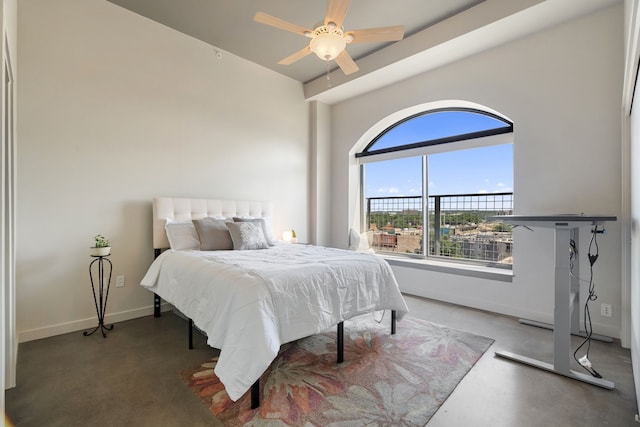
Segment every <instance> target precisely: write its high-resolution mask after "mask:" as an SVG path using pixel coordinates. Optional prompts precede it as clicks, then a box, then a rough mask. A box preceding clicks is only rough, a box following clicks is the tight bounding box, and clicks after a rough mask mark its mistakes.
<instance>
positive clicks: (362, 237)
mask: <svg viewBox="0 0 640 427" xmlns="http://www.w3.org/2000/svg"><path fill="white" fill-rule="evenodd" d="M349 250H352V251H358V252H363V253H366V254H374V253H376V252H375V251H374V250H373V249H371V247H370V246H369V237H368V233H367V232H364V233H362V234H360V233H358V232H357V231H356V230H355V229H353V228H350V229H349Z"/></svg>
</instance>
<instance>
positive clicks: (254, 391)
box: [251, 378, 260, 409]
mask: <svg viewBox="0 0 640 427" xmlns="http://www.w3.org/2000/svg"><path fill="white" fill-rule="evenodd" d="M258 406H260V378H258V379H257V380H256V382H255V383H253V385H252V386H251V409H256V408H257V407H258Z"/></svg>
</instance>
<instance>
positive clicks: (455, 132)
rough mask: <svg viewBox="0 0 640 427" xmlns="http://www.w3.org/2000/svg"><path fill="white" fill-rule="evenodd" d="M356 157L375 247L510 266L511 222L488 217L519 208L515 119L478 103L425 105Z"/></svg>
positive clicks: (364, 205)
mask: <svg viewBox="0 0 640 427" xmlns="http://www.w3.org/2000/svg"><path fill="white" fill-rule="evenodd" d="M356 158H357V159H358V161H359V163H360V164H361V167H362V169H363V171H362V174H361V176H362V182H361V187H362V194H363V195H364V198H365V200H364V203H362V206H363V210H364V212H363V218H365V228H366V231H367V233H368V238H369V240H370V242H369V243H370V245H371V247H372V248H373V249H374V250H375V251H376V252H394V253H396V254H406V255H408V256H412V257H437V258H441V259H442V258H447V259H452V260H457V261H464V262H472V263H482V264H489V265H502V266H510V265H511V254H512V239H511V228H510V227H508V226H504V225H502V224H494V223H488V222H487V221H486V220H485V218H486V217H487V216H490V215H497V214H508V213H512V210H513V123H512V122H510V121H509V120H507V119H505V118H503V117H500V116H498V115H496V114H493V113H489V112H486V111H482V110H477V109H472V108H440V109H434V110H428V111H422V112H420V113H418V114H413V115H411V116H408V117H406V118H404V119H402V120H400V121H398V122H396V123H393V124H392V125H391V126H389V127H387V128H386V129H385V130H384V131H383V132H381V133H380V134H379V135H377V136H376V137H375V138H373V139H372V140H371V141H370V142H369V143H368V144H367V146H366V147H365V148H364V149H363V150H362V151H361V152H359V153H356ZM423 212H427V215H423Z"/></svg>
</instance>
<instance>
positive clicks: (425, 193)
mask: <svg viewBox="0 0 640 427" xmlns="http://www.w3.org/2000/svg"><path fill="white" fill-rule="evenodd" d="M428 255H429V171H428V162H427V156H422V257H423V258H427V257H428Z"/></svg>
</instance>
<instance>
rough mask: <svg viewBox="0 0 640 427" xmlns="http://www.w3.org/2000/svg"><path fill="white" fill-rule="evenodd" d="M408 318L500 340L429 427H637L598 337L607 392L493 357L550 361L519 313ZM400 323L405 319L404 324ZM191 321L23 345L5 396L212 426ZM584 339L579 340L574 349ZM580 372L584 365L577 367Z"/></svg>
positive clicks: (13, 409)
mask: <svg viewBox="0 0 640 427" xmlns="http://www.w3.org/2000/svg"><path fill="white" fill-rule="evenodd" d="M406 299H407V303H408V304H409V308H410V310H411V315H412V316H415V317H418V318H422V319H425V320H429V321H432V322H436V323H441V324H444V325H447V326H449V327H452V328H456V329H460V330H465V331H469V332H473V333H476V334H480V335H484V336H487V337H491V338H493V339H495V343H494V344H493V346H492V347H491V348H490V349H489V350H488V351H487V352H486V353H485V354H484V355H483V357H482V358H481V359H480V360H479V361H478V363H477V364H476V366H475V367H474V368H473V369H472V370H471V371H470V372H469V373H468V374H467V376H466V377H465V378H464V379H463V380H462V382H461V383H460V384H459V385H458V387H457V388H456V389H455V390H454V392H453V394H452V395H451V396H450V397H449V399H447V401H446V402H445V403H444V404H443V405H442V407H441V408H440V409H439V410H438V412H437V413H436V414H435V415H434V416H433V418H432V419H431V420H430V422H429V423H428V426H492V427H499V426H634V427H635V426H640V424H639V423H636V422H635V421H634V416H635V414H636V412H637V407H636V400H635V392H634V387H633V376H632V371H631V360H630V352H629V350H625V349H622V348H621V347H620V343H619V342H617V341H615V342H614V343H610V344H605V343H599V342H594V343H593V344H592V346H591V351H590V353H589V359H590V360H591V362H592V363H593V364H594V367H595V368H596V369H597V370H598V371H599V372H600V373H601V374H602V375H603V376H604V377H605V379H608V380H610V381H613V382H615V387H616V388H615V389H614V390H605V389H601V388H598V387H595V386H592V385H588V384H585V383H582V382H579V381H575V380H572V379H568V378H564V377H561V376H558V375H554V374H551V373H548V372H545V371H541V370H538V369H534V368H531V367H527V366H524V365H521V364H518V363H515V362H511V361H508V360H505V359H501V358H498V357H495V356H494V352H495V351H498V350H507V351H512V352H514V353H519V354H523V355H526V356H529V357H533V358H537V359H541V360H544V361H548V362H551V361H552V359H553V349H552V342H553V339H552V337H553V335H552V332H550V331H547V330H544V329H539V328H535V327H531V326H525V325H521V324H520V323H518V321H517V319H514V318H510V317H505V316H500V315H496V314H492V313H486V312H483V311H479V310H473V309H468V308H463V307H459V306H455V305H450V304H445V303H440V302H436V301H431V300H426V299H422V298H416V297H411V296H406ZM401 327H402V322H400V323H399V324H398V328H401ZM186 330H187V324H186V322H185V321H184V320H183V319H181V318H179V317H177V316H175V315H173V314H171V313H165V314H163V317H162V318H160V319H154V318H153V317H144V318H140V319H136V320H131V321H127V322H122V323H118V324H116V326H115V329H114V330H113V331H112V332H110V333H109V335H108V338H107V339H103V338H102V336H100V335H99V333H96V334H94V335H92V336H90V337H83V336H82V333H80V332H77V333H72V334H66V335H61V336H57V337H52V338H47V339H43V340H38V341H32V342H28V343H23V344H20V347H19V353H18V373H17V375H18V386H17V387H16V388H14V389H12V390H8V391H7V393H6V402H5V406H6V410H7V415H8V417H9V419H10V420H12V422H13V423H14V424H15V425H16V426H65V427H67V426H89V425H91V426H159V427H160V426H215V425H218V424H216V422H215V420H214V419H213V417H212V416H211V415H210V413H209V411H208V409H207V408H206V407H205V405H203V404H202V403H201V402H200V400H199V399H198V398H197V397H196V396H194V395H193V394H192V392H191V391H190V390H189V389H188V388H187V387H186V386H185V385H184V383H183V382H182V380H181V379H180V377H179V375H178V372H180V371H181V370H183V369H187V368H189V367H192V366H196V365H197V364H199V363H201V362H202V361H204V360H206V359H208V358H210V357H212V356H214V355H215V353H216V351H215V350H213V349H210V348H208V347H207V346H206V344H205V341H204V338H202V337H201V336H200V335H199V334H195V337H194V338H195V347H196V348H195V349H194V350H191V351H190V350H188V349H187V342H186ZM580 341H581V339H580V338H577V337H575V338H574V347H575V346H577V345H578V344H579V343H580ZM574 369H576V370H577V369H580V368H575V367H574Z"/></svg>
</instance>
